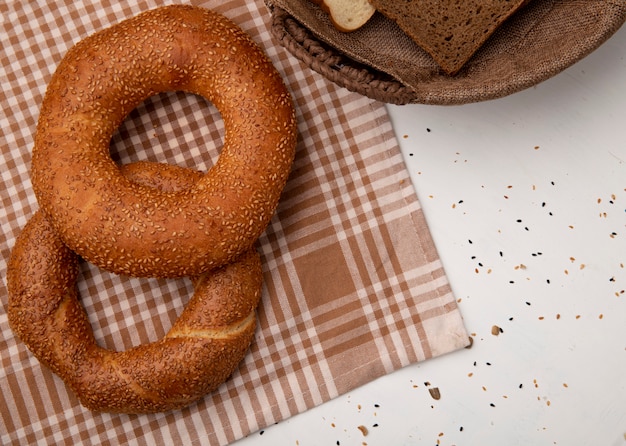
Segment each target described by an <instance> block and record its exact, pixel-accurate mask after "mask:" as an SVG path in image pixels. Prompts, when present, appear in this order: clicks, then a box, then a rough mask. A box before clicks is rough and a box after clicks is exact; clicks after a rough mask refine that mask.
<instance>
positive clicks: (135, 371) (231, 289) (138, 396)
mask: <svg viewBox="0 0 626 446" xmlns="http://www.w3.org/2000/svg"><path fill="white" fill-rule="evenodd" d="M122 171H123V173H124V175H125V176H126V177H128V178H129V179H130V180H131V181H134V182H138V183H141V184H144V185H146V186H147V187H160V188H166V189H169V190H173V191H175V190H178V189H181V188H183V187H185V188H186V187H191V186H192V185H193V184H195V182H196V181H197V180H199V179H200V178H201V177H202V174H200V173H197V172H195V171H191V170H187V169H181V168H176V167H174V166H169V165H167V164H156V163H141V164H131V165H128V166H127V168H126V167H125V168H122ZM78 261H79V259H78V256H77V255H76V254H75V253H73V252H72V251H71V250H70V249H69V248H68V247H67V246H66V245H65V244H64V243H63V241H62V240H61V239H60V238H59V237H58V236H57V235H56V232H55V230H54V228H53V227H52V225H51V224H50V223H49V222H48V220H47V219H46V217H45V215H44V214H43V213H42V212H40V211H38V212H37V213H35V215H34V216H33V217H32V218H31V219H30V220H29V222H28V223H27V224H26V226H25V227H24V229H23V231H22V232H21V234H20V236H19V237H18V240H17V242H16V245H15V246H14V248H13V250H12V252H11V257H10V259H9V262H8V270H7V286H8V290H9V302H8V310H7V313H8V318H9V323H10V325H11V328H12V329H13V331H14V332H15V333H16V334H17V335H18V336H19V337H20V339H21V340H22V341H23V342H24V343H25V344H26V346H27V347H28V348H29V349H30V350H31V351H32V353H33V354H34V355H35V357H37V359H39V361H40V362H41V363H43V364H45V365H46V366H48V367H49V368H50V369H51V370H52V371H53V372H54V373H56V374H57V375H59V376H60V377H61V378H62V379H63V381H64V382H65V383H66V384H67V385H68V387H69V388H71V389H72V390H73V392H74V393H75V394H76V396H77V397H78V399H79V400H80V402H81V403H82V404H83V405H84V406H85V407H87V408H89V409H91V410H96V411H110V412H124V413H148V412H162V411H168V410H172V409H177V408H181V407H184V406H187V405H189V404H191V403H192V402H194V401H196V400H198V399H199V398H201V397H202V396H204V395H206V394H207V393H209V392H211V391H213V390H214V389H215V388H216V387H218V386H219V385H220V384H222V383H223V382H224V381H225V380H226V379H227V378H228V377H229V376H230V375H231V374H232V372H233V371H234V370H235V368H236V367H237V365H238V364H239V362H240V361H241V360H242V358H243V357H244V356H245V354H246V352H247V350H248V348H249V346H250V343H251V342H252V340H253V337H254V330H255V326H256V317H255V309H256V307H257V305H258V302H259V298H260V294H261V283H262V272H261V263H260V259H259V255H258V253H257V252H256V251H255V250H254V249H250V250H248V251H245V252H244V253H243V254H242V256H240V257H239V258H238V259H237V260H236V261H235V262H233V263H230V264H227V265H225V266H222V267H220V268H218V269H216V270H214V271H211V272H208V273H202V274H201V275H199V276H197V277H194V278H193V279H192V281H193V284H194V294H193V296H192V297H191V299H190V300H189V302H188V303H187V305H186V307H185V309H184V311H183V312H182V314H181V315H180V317H179V318H178V319H177V320H176V322H175V323H174V324H173V326H172V328H171V329H170V330H169V331H168V333H167V334H166V335H165V336H164V337H163V338H162V339H161V340H159V341H156V342H152V343H149V344H143V345H139V346H136V347H134V348H131V349H129V350H126V351H121V352H116V351H111V350H107V349H104V348H102V347H100V346H98V345H97V343H96V340H95V338H94V333H93V330H92V328H91V326H90V324H89V321H88V318H87V315H86V314H85V311H84V309H83V307H82V306H81V304H80V302H79V299H78V295H77V291H76V284H75V283H76V279H77V275H78Z"/></svg>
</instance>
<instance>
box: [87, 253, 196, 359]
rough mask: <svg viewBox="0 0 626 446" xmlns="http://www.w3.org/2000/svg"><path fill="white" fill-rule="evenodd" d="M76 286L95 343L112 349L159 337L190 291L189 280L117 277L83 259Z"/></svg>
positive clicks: (125, 348) (124, 348) (168, 326)
mask: <svg viewBox="0 0 626 446" xmlns="http://www.w3.org/2000/svg"><path fill="white" fill-rule="evenodd" d="M77 289H78V293H79V296H80V301H81V304H82V305H83V308H84V309H85V312H86V313H87V318H88V320H89V323H90V324H91V328H92V329H93V332H94V336H95V339H96V342H97V344H98V345H99V346H100V347H103V348H106V349H108V350H115V351H124V350H128V349H130V348H132V347H136V346H138V345H141V344H147V343H150V342H155V341H158V340H159V339H161V338H163V336H165V334H166V333H167V332H168V331H169V329H170V328H171V327H172V325H173V324H174V322H175V321H176V319H177V318H178V316H179V315H180V314H181V313H182V311H183V309H184V308H185V306H186V305H187V302H188V301H189V299H190V298H191V295H192V294H193V285H192V284H191V280H189V279H175V280H174V279H167V280H166V279H144V278H135V277H128V276H118V275H116V274H113V273H109V272H108V271H104V270H102V269H100V268H98V267H96V266H94V265H92V264H90V263H87V262H84V261H83V262H80V274H79V277H78V280H77Z"/></svg>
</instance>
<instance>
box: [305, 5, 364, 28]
mask: <svg viewBox="0 0 626 446" xmlns="http://www.w3.org/2000/svg"><path fill="white" fill-rule="evenodd" d="M313 1H314V2H315V3H317V4H318V5H320V6H321V7H322V9H323V10H324V11H326V13H328V14H329V16H330V20H331V22H332V23H333V26H334V27H335V28H337V29H338V30H339V31H342V32H352V31H355V30H357V29H359V28H360V27H362V26H363V25H365V23H367V21H368V20H369V19H370V18H371V17H372V16H373V15H374V12H376V9H374V7H373V6H372V4H371V3H370V2H369V0H313Z"/></svg>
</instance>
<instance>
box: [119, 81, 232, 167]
mask: <svg viewBox="0 0 626 446" xmlns="http://www.w3.org/2000/svg"><path fill="white" fill-rule="evenodd" d="M223 142H224V121H223V119H222V116H221V114H220V113H219V111H218V109H217V107H215V106H214V105H213V104H212V103H211V102H209V101H208V100H206V99H205V98H203V97H202V96H198V95H195V94H191V93H185V92H180V91H171V92H164V93H159V94H157V95H154V96H151V97H149V98H148V99H146V100H145V101H143V102H141V103H140V104H139V105H138V106H137V107H135V109H133V110H132V111H131V112H130V113H129V114H128V116H127V117H126V119H124V121H123V122H122V124H121V125H120V127H119V128H118V129H117V131H116V132H115V133H114V134H113V136H112V138H111V143H110V154H111V158H112V159H113V161H115V162H116V163H117V164H118V165H121V164H126V163H131V162H135V161H153V162H160V163H168V164H176V165H179V166H182V167H189V168H192V169H195V170H200V171H202V172H206V171H207V170H209V169H210V168H211V166H213V164H215V161H216V160H217V158H218V156H219V153H220V152H221V149H222V146H223Z"/></svg>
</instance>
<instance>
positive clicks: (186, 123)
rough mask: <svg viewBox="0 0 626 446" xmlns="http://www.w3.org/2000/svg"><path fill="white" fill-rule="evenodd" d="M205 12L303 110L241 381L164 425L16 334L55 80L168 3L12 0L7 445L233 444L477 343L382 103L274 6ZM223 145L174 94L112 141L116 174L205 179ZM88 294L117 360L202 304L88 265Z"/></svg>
mask: <svg viewBox="0 0 626 446" xmlns="http://www.w3.org/2000/svg"><path fill="white" fill-rule="evenodd" d="M129 3H130V5H129ZM192 3H194V4H196V5H198V6H204V7H208V8H213V9H215V10H218V11H219V12H222V13H223V14H224V15H226V16H227V17H229V18H231V19H232V20H233V21H234V22H236V23H237V24H238V25H239V26H241V27H242V28H243V29H245V30H246V31H247V32H249V33H250V34H251V35H252V37H253V38H254V39H255V40H256V41H257V42H258V43H259V44H260V45H261V46H262V47H263V48H264V50H265V51H266V52H267V54H268V55H269V57H270V58H271V59H272V61H273V62H274V64H275V65H276V67H277V68H278V70H279V71H280V73H281V74H282V75H283V77H284V79H285V81H286V83H287V85H288V87H289V89H290V91H291V93H292V95H293V97H294V100H295V103H296V107H297V115H298V123H299V132H300V139H299V143H298V147H297V155H296V160H295V163H294V166H293V171H292V174H291V177H290V179H289V182H288V184H287V187H286V189H285V192H284V195H283V197H282V200H281V203H280V205H279V208H278V211H277V213H276V215H275V216H274V218H273V220H272V222H271V224H270V226H269V227H268V229H267V230H266V232H265V233H264V234H263V236H262V237H261V238H260V239H259V241H258V245H257V246H258V250H259V252H260V253H261V255H262V260H263V265H264V278H265V283H264V288H263V296H262V303H261V305H260V307H259V310H258V320H259V326H258V328H257V333H256V336H255V341H254V343H253V346H252V348H251V350H250V352H249V354H248V355H247V356H246V358H245V359H244V361H243V362H242V363H241V366H240V367H239V369H238V370H237V371H236V372H235V373H234V375H233V376H232V377H231V378H230V379H229V380H228V381H227V382H226V383H225V384H224V385H223V386H222V387H221V388H219V389H218V391H216V392H215V393H214V394H211V395H209V396H207V397H206V398H204V399H202V400H201V401H200V402H199V403H197V404H194V405H192V406H191V407H188V408H186V409H184V410H181V411H176V412H170V413H164V414H154V415H119V414H108V413H92V412H89V411H87V410H85V409H84V408H83V407H82V406H81V405H80V404H79V403H78V400H77V399H76V398H75V397H74V396H73V395H72V394H71V393H70V392H69V391H68V390H67V388H66V387H65V385H64V384H63V382H62V381H61V380H60V379H59V378H58V377H57V376H55V375H53V374H52V373H51V372H50V371H49V370H48V369H46V368H44V367H42V366H41V365H40V364H39V363H38V361H37V360H36V359H34V357H33V356H32V355H31V354H30V352H29V351H28V350H27V349H26V347H25V346H24V345H23V344H22V343H21V342H20V340H19V338H17V337H16V336H15V335H14V334H13V332H12V331H11V329H10V327H9V324H8V321H7V316H6V306H7V301H8V296H7V290H6V280H5V278H6V262H7V259H8V257H9V255H10V250H11V248H12V246H13V244H14V242H15V239H16V237H17V235H18V234H19V232H20V230H21V228H22V227H23V226H24V224H25V223H26V222H27V220H28V219H29V218H30V217H31V216H32V214H33V213H34V212H35V210H36V209H37V208H38V206H37V202H36V199H35V196H34V194H33V191H32V187H31V183H30V176H29V168H30V155H31V149H32V143H33V135H34V131H35V127H36V123H37V118H38V114H39V106H40V102H41V99H42V96H43V94H44V92H45V88H46V85H47V83H48V81H49V79H50V77H51V75H52V73H53V72H54V70H55V68H56V66H57V64H58V63H59V61H60V59H61V58H62V57H63V55H64V54H65V53H66V51H67V50H68V48H70V47H71V46H72V45H73V44H74V43H75V42H77V41H78V40H80V39H81V38H83V37H85V36H87V35H88V34H91V33H93V32H95V31H97V30H100V29H102V28H105V27H107V26H109V25H110V24H112V23H116V22H119V21H121V20H123V19H124V18H127V17H130V16H133V15H135V14H137V13H139V12H141V11H144V10H146V9H149V8H153V7H157V6H160V5H161V4H162V2H159V1H155V0H141V1H138V2H122V1H116V0H106V1H103V2H100V1H95V0H83V1H74V0H72V1H70V0H66V1H44V0H40V1H38V2H19V1H13V0H10V1H9V2H8V4H7V3H6V2H3V3H2V4H0V30H1V31H0V32H1V36H2V39H1V40H0V44H1V45H2V51H1V52H0V79H1V80H2V83H1V84H0V104H1V108H0V148H1V156H2V158H1V160H0V166H1V172H2V187H1V188H0V196H1V199H2V210H1V211H0V224H1V225H2V234H1V237H2V242H1V244H0V247H1V249H2V255H1V256H0V273H1V274H2V277H3V280H2V281H1V282H0V298H1V306H0V331H1V333H2V336H1V337H0V361H1V369H0V444H3V445H10V444H14V445H18V444H20V445H23V444H35V443H36V442H41V443H43V444H68V445H76V444H81V443H84V444H211V445H217V444H226V443H229V442H232V441H234V440H236V439H238V438H241V437H244V436H246V435H247V434H249V433H251V432H254V431H256V430H258V429H260V428H263V427H265V426H267V425H270V424H272V423H275V422H277V421H280V420H284V419H286V418H288V417H290V416H292V415H294V414H296V413H299V412H302V411H305V410H307V409H308V408H311V407H314V406H316V405H319V404H321V403H323V402H325V401H328V400H330V399H332V398H334V397H336V396H338V395H341V394H343V393H345V392H347V391H349V390H351V389H353V388H355V387H357V386H360V385H363V384H365V383H367V382H370V381H372V380H374V379H375V378H377V377H380V376H382V375H385V374H388V373H390V372H393V371H394V370H396V369H398V368H401V367H403V366H406V365H408V364H411V363H415V362H418V361H423V360H426V359H428V358H432V357H434V356H438V355H442V354H445V353H448V352H451V351H454V350H456V349H459V348H462V347H464V346H466V345H467V341H468V337H467V334H466V331H465V328H464V326H463V322H462V318H461V316H460V314H459V312H458V309H457V305H456V301H455V298H454V296H453V294H452V292H451V289H450V286H449V283H448V280H447V277H446V275H445V272H444V270H443V268H442V265H441V263H440V260H439V257H438V255H437V252H436V249H435V246H434V245H433V242H432V239H431V237H430V233H429V231H428V228H427V226H426V222H425V220H424V217H423V214H422V211H421V208H420V204H419V202H418V200H417V197H416V195H415V192H414V189H413V186H412V184H411V181H410V178H409V175H408V172H407V171H406V167H405V165H404V162H403V159H402V156H401V153H400V150H399V147H398V144H397V141H396V139H395V135H394V133H393V129H392V127H391V123H390V121H389V118H388V116H387V114H386V111H385V108H384V105H383V104H382V103H379V102H374V101H372V100H370V99H367V98H365V97H362V96H359V95H356V94H353V93H350V92H348V91H347V90H344V89H340V88H339V87H337V86H336V85H334V84H332V83H330V82H328V81H327V80H326V79H324V78H322V77H321V76H319V75H317V74H316V73H313V72H311V71H309V70H308V69H306V68H305V67H303V66H302V65H300V63H299V62H298V61H297V60H296V59H294V58H293V57H292V56H291V55H290V54H288V53H287V52H286V51H285V50H284V49H283V48H282V47H280V46H279V45H277V44H276V43H275V42H274V41H273V40H272V37H271V36H270V33H269V31H268V26H269V14H268V11H267V9H266V7H265V5H264V4H263V2H262V0H256V1H255V2H252V1H250V2H245V1H243V0H238V1H237V0H233V1H226V2H218V1H195V2H192ZM222 138H223V123H222V121H221V118H220V116H219V113H218V112H217V110H216V109H215V108H214V107H213V106H212V105H211V104H209V103H207V102H206V101H205V100H204V99H202V98H198V97H196V96H193V95H188V94H183V93H176V92H172V93H167V94H161V95H158V96H155V97H153V98H150V99H149V100H147V101H145V102H144V103H142V104H141V105H140V106H139V107H138V108H137V109H136V110H135V111H133V112H132V113H131V115H130V116H129V117H128V118H127V119H126V121H125V122H124V123H123V125H122V127H121V128H120V129H119V131H118V132H117V133H116V134H115V136H114V137H113V140H112V143H111V154H112V157H113V158H114V159H115V160H116V161H118V162H120V163H126V162H130V161H136V160H152V161H160V162H168V163H176V164H179V165H183V166H187V167H195V168H199V169H205V170H206V169H208V168H210V166H211V165H212V163H213V161H214V160H215V159H216V157H217V156H218V154H219V147H220V143H221V140H222ZM78 287H79V292H80V295H81V298H82V303H83V305H84V307H85V309H86V311H87V313H88V315H89V318H90V321H91V323H92V325H93V327H94V331H95V335H96V338H97V340H98V342H99V343H100V344H101V345H102V346H104V347H106V348H110V349H116V350H122V349H127V348H129V347H131V346H134V345H137V344H140V343H145V342H149V341H154V340H157V339H158V338H160V337H161V336H163V335H164V334H165V333H166V331H167V330H168V328H169V327H170V326H171V325H172V323H173V321H174V320H175V319H176V317H177V315H178V314H180V312H181V310H182V308H183V307H184V305H185V303H186V301H187V299H188V297H189V296H190V295H191V293H192V287H191V284H190V282H189V281H188V280H186V279H180V280H156V279H134V278H127V277H118V276H115V275H113V274H109V273H106V272H103V271H101V270H99V269H97V268H95V267H93V266H92V265H89V264H86V263H83V264H82V266H81V279H80V281H79V283H78Z"/></svg>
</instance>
